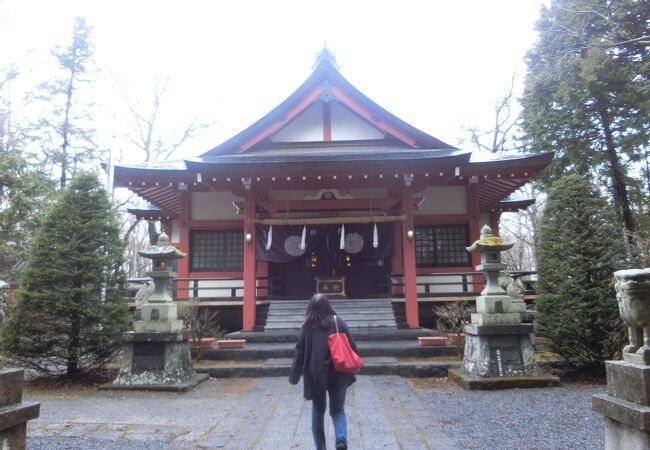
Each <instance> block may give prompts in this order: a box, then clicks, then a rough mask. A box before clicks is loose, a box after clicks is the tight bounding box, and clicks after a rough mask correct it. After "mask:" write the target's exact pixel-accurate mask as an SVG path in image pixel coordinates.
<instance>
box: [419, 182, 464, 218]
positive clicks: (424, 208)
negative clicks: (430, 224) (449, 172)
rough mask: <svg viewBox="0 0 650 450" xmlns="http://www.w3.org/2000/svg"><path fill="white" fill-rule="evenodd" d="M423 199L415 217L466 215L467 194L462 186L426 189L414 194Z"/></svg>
mask: <svg viewBox="0 0 650 450" xmlns="http://www.w3.org/2000/svg"><path fill="white" fill-rule="evenodd" d="M415 196H416V197H424V201H423V202H422V204H421V205H420V210H419V211H414V212H413V214H415V215H440V214H467V192H466V190H465V187H464V186H451V187H447V186H443V187H428V188H426V189H425V190H424V191H422V192H418V193H417V194H415Z"/></svg>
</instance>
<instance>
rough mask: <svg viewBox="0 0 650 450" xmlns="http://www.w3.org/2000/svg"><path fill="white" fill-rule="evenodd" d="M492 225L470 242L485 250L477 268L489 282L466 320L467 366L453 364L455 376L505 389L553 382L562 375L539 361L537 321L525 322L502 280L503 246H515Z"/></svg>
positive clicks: (471, 385) (468, 384) (476, 385)
mask: <svg viewBox="0 0 650 450" xmlns="http://www.w3.org/2000/svg"><path fill="white" fill-rule="evenodd" d="M513 245H514V244H513V243H508V242H506V241H505V240H504V239H502V238H501V237H499V236H494V235H493V234H492V229H491V228H490V227H489V226H487V225H486V226H484V227H483V228H482V229H481V238H480V239H479V240H477V241H476V242H474V243H473V244H472V245H471V246H470V247H468V248H467V250H468V251H470V252H479V253H480V255H481V264H480V265H479V266H477V267H476V270H477V271H480V272H483V275H484V276H485V288H484V289H483V291H482V292H481V295H479V296H478V297H477V298H476V313H474V314H472V321H471V323H470V324H467V325H465V326H464V331H465V355H464V358H463V368H462V369H460V370H454V369H451V370H450V371H449V377H450V379H451V380H453V381H454V382H456V383H458V384H459V385H461V386H462V387H464V388H466V389H502V388H510V387H532V386H548V385H554V384H557V383H558V379H557V378H556V377H550V376H545V375H541V374H540V371H539V369H538V368H537V364H536V363H535V359H534V356H535V352H534V349H533V336H534V334H533V325H532V324H522V323H521V314H520V312H521V303H520V302H518V301H517V300H516V299H513V298H512V297H510V296H509V295H508V293H507V292H506V291H505V290H503V288H502V287H501V286H500V285H499V274H500V272H501V271H502V270H503V269H504V268H505V267H506V266H505V265H504V264H502V263H501V252H503V251H505V250H508V249H510V248H512V246H513Z"/></svg>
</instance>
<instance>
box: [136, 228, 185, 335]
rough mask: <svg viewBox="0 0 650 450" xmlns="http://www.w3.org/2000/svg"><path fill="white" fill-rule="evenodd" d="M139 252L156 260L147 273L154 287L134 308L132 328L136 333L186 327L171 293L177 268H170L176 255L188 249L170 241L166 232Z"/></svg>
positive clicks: (168, 330)
mask: <svg viewBox="0 0 650 450" xmlns="http://www.w3.org/2000/svg"><path fill="white" fill-rule="evenodd" d="M138 254H139V255H140V256H142V257H144V258H149V259H151V260H152V261H153V267H152V270H151V272H148V273H147V276H148V277H150V278H151V279H152V280H153V284H154V290H153V292H152V293H151V294H150V295H149V296H148V297H147V298H146V299H145V300H144V302H143V303H142V304H141V305H140V306H139V307H138V308H136V310H135V315H134V318H133V330H134V331H135V332H136V333H152V332H154V333H155V332H172V331H180V330H182V329H183V321H182V320H178V315H177V312H178V311H177V308H176V304H175V303H174V300H173V299H172V296H171V295H170V288H171V280H172V278H174V277H175V276H176V272H172V271H171V267H172V262H173V261H174V260H175V259H181V258H184V257H185V253H183V252H181V251H180V250H178V249H177V248H176V247H174V246H173V245H171V244H170V243H169V238H168V237H167V235H166V234H165V233H161V234H160V237H159V238H158V243H157V244H156V245H152V246H151V247H149V248H147V249H145V250H140V251H139V252H138Z"/></svg>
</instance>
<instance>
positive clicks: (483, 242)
mask: <svg viewBox="0 0 650 450" xmlns="http://www.w3.org/2000/svg"><path fill="white" fill-rule="evenodd" d="M513 245H515V244H514V242H511V243H510V242H506V240H505V239H503V238H502V237H499V236H494V235H493V234H492V228H490V227H489V226H488V225H484V226H483V228H481V238H480V239H479V240H477V241H474V243H473V244H472V245H470V246H469V247H467V251H468V252H485V251H490V252H502V251H504V250H509V249H511V248H512V246H513Z"/></svg>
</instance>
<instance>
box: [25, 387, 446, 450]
mask: <svg viewBox="0 0 650 450" xmlns="http://www.w3.org/2000/svg"><path fill="white" fill-rule="evenodd" d="M358 378H359V379H358V381H357V383H356V384H354V385H353V386H352V387H351V388H350V389H349V390H348V397H347V401H346V411H347V413H348V429H349V437H348V440H349V446H350V449H368V450H370V449H372V450H377V449H404V450H406V449H413V450H415V449H418V450H419V449H453V448H458V447H456V446H455V444H454V440H453V439H452V438H451V437H450V436H449V435H447V434H445V432H444V431H443V428H444V426H445V425H444V423H440V422H437V421H436V420H435V419H434V418H433V416H432V414H431V413H430V411H431V404H427V402H426V400H425V398H423V397H422V396H420V395H418V393H417V392H416V391H415V390H414V389H413V388H412V387H411V382H410V381H409V379H406V378H401V377H397V376H373V377H370V376H360V377H358ZM25 397H26V400H30V401H38V402H41V415H40V418H39V419H37V420H33V421H31V422H29V424H28V429H27V433H28V438H29V439H30V443H29V445H28V448H48V449H52V448H120V449H142V448H160V449H193V448H197V449H201V448H206V449H238V450H245V449H258V450H262V449H269V450H271V449H273V450H276V449H310V448H313V444H312V438H311V425H310V423H311V422H310V417H311V402H309V401H305V400H303V398H302V385H298V386H291V385H290V384H289V383H288V381H287V379H286V378H285V377H281V378H240V379H232V378H231V379H210V380H208V381H206V382H205V383H203V384H202V385H200V386H199V387H197V388H196V389H194V390H193V391H191V392H189V393H185V394H174V393H157V392H125V391H97V390H95V389H80V390H73V391H52V392H42V391H29V390H28V391H27V392H26V394H25ZM326 420H327V425H326V426H327V429H328V432H329V434H328V437H327V439H328V444H329V446H330V447H333V444H334V441H333V433H332V429H331V421H330V419H329V416H326Z"/></svg>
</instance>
